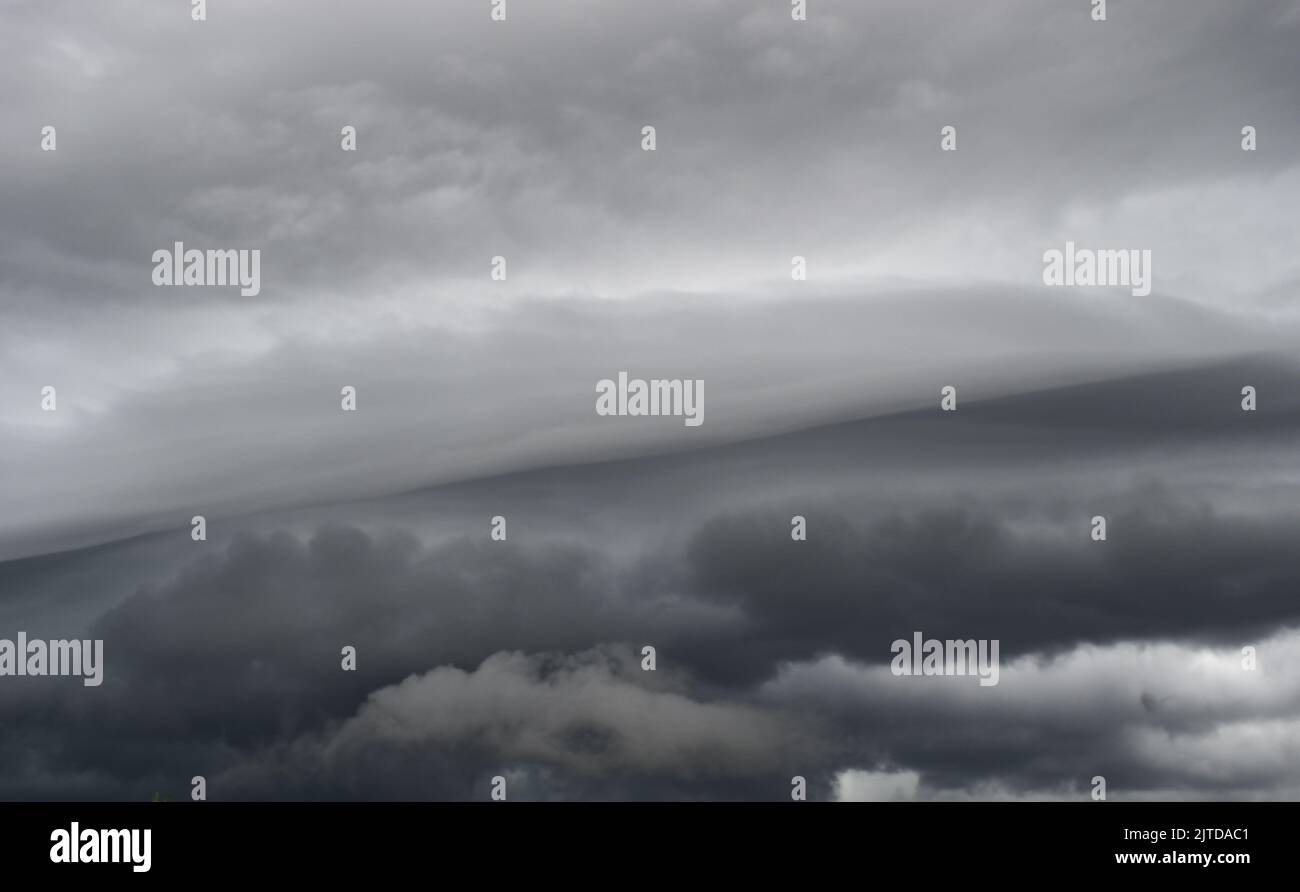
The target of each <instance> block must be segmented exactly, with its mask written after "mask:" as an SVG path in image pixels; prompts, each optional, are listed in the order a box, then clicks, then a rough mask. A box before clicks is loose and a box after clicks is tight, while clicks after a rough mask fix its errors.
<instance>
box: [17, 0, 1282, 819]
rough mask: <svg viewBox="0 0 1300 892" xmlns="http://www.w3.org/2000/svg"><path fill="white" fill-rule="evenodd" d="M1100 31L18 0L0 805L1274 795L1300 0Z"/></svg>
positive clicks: (585, 1) (935, 0) (922, 13)
mask: <svg viewBox="0 0 1300 892" xmlns="http://www.w3.org/2000/svg"><path fill="white" fill-rule="evenodd" d="M1108 5H1109V10H1108V16H1107V20H1106V21H1104V22H1096V21H1093V20H1092V19H1091V17H1090V6H1091V4H1090V3H1088V2H1085V0H1053V2H1050V3H1035V2H1029V0H1004V2H997V0H994V2H988V3H983V4H978V5H972V4H968V3H960V2H956V0H943V2H940V0H918V2H911V3H906V4H887V3H871V4H866V3H855V2H834V0H814V2H812V3H811V4H809V9H808V16H807V20H806V21H794V20H792V18H791V15H790V4H789V3H786V2H779V0H752V2H742V0H693V2H685V0H664V2H661V3H656V4H653V5H647V4H640V3H633V2H628V0H619V2H602V3H594V2H590V0H580V2H579V0H559V2H547V3H545V4H537V3H528V2H522V0H515V2H510V3H509V4H508V17H507V20H506V21H503V22H496V21H493V20H492V19H491V17H490V14H489V11H490V7H491V4H490V3H489V2H487V0H482V2H478V0H473V2H471V0H463V2H462V0H456V2H451V0H448V2H438V3H425V4H412V3H400V2H395V0H374V2H369V3H365V4H329V5H324V6H323V5H322V4H319V3H307V2H282V3H276V4H264V3H256V2H243V0H214V2H211V3H209V4H208V15H207V20H206V21H201V22H197V21H193V20H192V19H191V16H190V9H189V4H188V3H184V2H179V0H177V2H169V3H153V2H150V3H146V2H129V0H108V2H101V3H96V4H93V5H87V4H84V3H77V2H72V0H67V2H63V0H44V2H35V0H11V2H8V3H6V4H5V5H4V6H3V8H0V83H4V84H6V85H7V86H6V87H5V88H4V89H2V90H0V120H2V121H3V124H2V125H0V506H3V509H2V510H0V638H12V637H14V635H16V633H17V632H18V631H19V630H25V631H27V632H28V633H29V634H31V635H37V634H40V635H46V636H48V637H51V638H64V637H83V636H88V637H95V638H102V639H103V640H104V641H105V653H106V657H105V662H106V666H105V682H104V684H103V685H102V686H101V687H99V688H86V687H84V686H82V685H81V684H80V683H79V682H77V681H76V680H71V679H67V678H48V679H36V678H13V677H0V718H2V719H3V724H2V726H3V727H4V729H5V730H4V731H3V732H0V754H3V756H4V758H3V759H0V765H3V766H4V767H3V768H0V797H4V798H30V799H44V798H52V799H68V798H94V799H137V798H139V799H148V798H149V797H150V796H151V795H152V793H153V792H155V791H159V790H164V791H171V794H172V795H173V798H180V797H182V796H184V795H185V793H186V792H187V789H188V787H189V784H190V778H191V777H192V776H194V775H203V776H205V777H206V778H207V780H208V785H209V796H210V797H211V798H213V799H217V798H225V799H354V798H355V799H387V798H416V799H455V800H460V799H481V798H486V797H487V795H488V789H489V786H490V779H491V778H492V777H494V776H502V777H505V778H506V779H507V781H508V783H509V787H510V798H512V799H515V798H518V799H782V798H787V797H788V796H789V795H790V779H791V777H792V776H795V775H799V776H804V777H806V778H807V780H808V785H809V798H812V799H833V798H840V799H862V798H874V799H880V798H884V799H1058V798H1065V799H1071V798H1080V799H1086V798H1089V796H1090V794H1091V790H1092V779H1093V778H1094V777H1095V776H1104V777H1105V778H1106V779H1107V785H1108V791H1109V792H1108V795H1109V797H1110V798H1114V799H1120V798H1130V799H1141V798H1147V799H1152V798H1154V799H1184V798H1200V799H1218V798H1244V799H1267V798H1285V799H1294V798H1297V796H1300V768H1297V767H1296V766H1300V637H1298V636H1300V620H1298V617H1300V602H1297V601H1296V599H1295V592H1296V591H1297V585H1296V583H1297V581H1298V579H1297V577H1300V565H1297V563H1296V560H1295V556H1294V554H1295V549H1294V542H1295V539H1296V536H1297V530H1300V525H1298V524H1297V520H1298V519H1300V518H1298V517H1297V512H1296V509H1295V507H1294V506H1295V505H1296V504H1297V502H1296V494H1297V489H1298V488H1300V471H1298V470H1297V465H1296V462H1295V455H1296V454H1297V453H1296V446H1297V439H1298V435H1300V421H1298V420H1297V419H1300V415H1298V414H1297V410H1300V396H1298V395H1297V394H1298V393H1300V391H1298V390H1297V386H1296V382H1297V381H1300V360H1297V356H1296V347H1297V345H1300V303H1298V302H1297V294H1298V292H1297V289H1300V256H1297V254H1296V251H1295V246H1296V245H1297V244H1298V243H1300V217H1298V216H1297V214H1296V213H1295V208H1296V206H1297V200H1298V199H1300V148H1297V147H1298V146H1300V57H1298V56H1297V54H1296V53H1295V47H1296V46H1297V45H1298V44H1300V3H1297V2H1294V0H1285V2H1283V0H1250V2H1244V3H1237V4H1219V3H1211V2H1200V0H1198V2H1172V0H1156V2H1144V3H1141V4H1135V3H1124V2H1118V0H1112V2H1111V3H1109V4H1108ZM347 125H351V126H354V127H355V128H356V132H357V137H356V151H343V150H342V148H341V145H340V141H341V128H343V127H344V126H347ZM646 125H651V126H653V127H655V132H656V146H655V150H654V151H652V152H649V151H644V150H643V148H642V128H643V127H644V126H646ZM46 126H53V127H55V128H56V131H57V149H56V150H55V151H43V150H42V145H41V141H42V128H43V127H46ZM946 126H952V127H954V128H956V150H955V151H943V150H942V148H941V144H940V133H941V129H942V128H944V127H946ZM1246 126H1251V127H1254V128H1255V130H1256V134H1257V146H1256V148H1255V150H1253V151H1243V149H1242V138H1243V137H1242V128H1243V127H1246ZM178 241H180V242H184V243H185V245H186V246H189V247H198V248H212V249H257V250H260V251H261V276H262V279H261V291H260V293H259V294H257V295H256V296H241V295H240V294H239V292H238V290H236V289H229V288H220V287H185V288H180V287H157V286H155V285H154V284H153V282H152V280H151V275H152V272H153V262H152V261H151V257H152V255H153V252H154V251H155V250H158V249H160V248H163V249H170V248H171V246H172V245H173V244H174V243H175V242H178ZM1067 241H1070V242H1074V243H1076V244H1077V245H1079V246H1084V247H1091V248H1102V249H1139V250H1149V251H1150V252H1151V256H1152V258H1153V261H1152V282H1153V288H1152V290H1151V293H1150V294H1148V295H1145V296H1140V297H1139V296H1136V295H1134V294H1133V293H1131V290H1130V289H1129V288H1127V287H1094V288H1052V287H1047V286H1045V285H1044V282H1043V278H1042V273H1043V254H1044V252H1045V251H1048V250H1051V249H1057V250H1061V249H1063V248H1064V246H1065V244H1066V242H1067ZM796 255H797V256H801V257H804V258H806V263H807V279H806V280H793V279H792V277H791V258H792V257H794V256H796ZM496 256H502V257H505V258H506V260H507V262H508V276H507V278H506V280H504V281H497V280H494V279H493V278H492V277H491V276H490V272H491V269H492V260H493V258H494V257H496ZM622 370H626V371H628V372H629V373H630V374H631V375H633V376H637V375H639V376H643V377H667V378H684V379H702V380H703V381H704V382H705V383H706V387H705V394H706V398H705V411H704V418H705V421H704V423H703V424H702V425H700V426H699V427H690V426H685V425H683V424H682V421H681V419H680V418H653V417H652V418H644V417H643V418H633V417H614V418H611V417H601V416H599V415H598V414H596V412H595V411H594V410H593V406H594V400H595V386H596V383H597V382H598V381H600V380H601V379H604V378H612V377H615V376H617V373H618V372H619V371H622ZM49 386H52V387H55V388H56V390H57V410H56V411H45V410H44V409H43V407H42V388H44V387H49ZM345 386H351V387H355V388H356V393H357V411H355V412H344V411H341V408H340V390H341V388H343V387H345ZM947 386H952V387H955V388H956V389H957V392H958V403H957V409H956V411H953V412H945V411H942V410H941V408H940V401H939V395H940V390H941V388H943V387H947ZM1246 386H1251V387H1254V388H1256V390H1257V396H1258V408H1257V409H1256V410H1254V411H1251V412H1245V411H1243V410H1242V407H1241V401H1242V388H1243V387H1246ZM194 515H203V516H204V517H205V518H206V519H207V522H208V538H207V539H206V541H201V542H200V541H194V540H193V539H192V537H191V535H190V529H191V527H190V524H191V518H192V517H193V516H194ZM794 515H799V516H803V517H805V518H806V519H807V529H808V534H807V540H806V541H794V540H792V539H791V518H792V517H793V516H794ZM1096 515H1103V516H1105V517H1106V518H1107V520H1108V525H1109V529H1108V536H1107V539H1106V541H1104V542H1097V541H1093V540H1092V538H1091V537H1090V524H1091V519H1092V518H1093V517H1094V516H1096ZM494 516H503V517H505V518H506V519H507V521H508V524H509V535H508V538H507V540H506V541H504V542H501V541H495V540H493V539H491V538H490V536H489V529H490V520H491V518H493V517H494ZM917 630H919V631H922V632H923V633H925V634H926V635H927V636H930V635H933V636H935V637H939V638H960V639H968V638H980V639H997V640H999V641H1000V642H1001V654H1002V666H1001V675H1000V680H999V683H998V684H997V685H996V686H989V687H981V686H979V685H978V684H976V683H975V680H974V679H971V678H953V677H900V676H897V675H894V674H892V673H891V671H890V660H891V657H892V654H891V650H890V644H891V641H893V640H894V639H896V638H905V639H910V637H911V635H912V633H913V632H914V631H917ZM345 645H347V646H353V647H356V649H357V667H356V670H355V671H344V670H342V669H341V666H340V656H339V654H340V648H341V647H343V646H345ZM645 645H652V646H654V647H655V648H656V653H657V660H658V665H657V668H656V669H655V670H654V671H653V672H650V671H645V670H643V669H642V667H641V663H642V656H641V649H642V647H644V646H645ZM1247 646H1249V647H1253V648H1255V652H1256V654H1257V659H1258V666H1257V668H1256V669H1254V670H1251V671H1246V670H1244V669H1243V668H1242V665H1241V662H1242V655H1241V649H1242V648H1243V647H1247Z"/></svg>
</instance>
